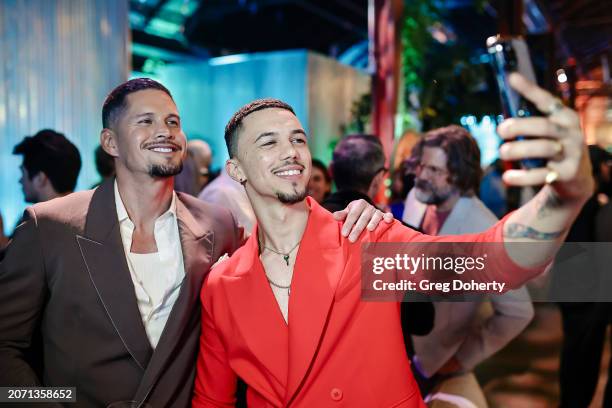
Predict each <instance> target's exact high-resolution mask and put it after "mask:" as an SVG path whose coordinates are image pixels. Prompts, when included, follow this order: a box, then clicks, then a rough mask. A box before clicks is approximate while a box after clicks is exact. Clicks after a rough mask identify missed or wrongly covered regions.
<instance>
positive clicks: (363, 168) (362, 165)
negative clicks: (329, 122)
mask: <svg viewBox="0 0 612 408" xmlns="http://www.w3.org/2000/svg"><path fill="white" fill-rule="evenodd" d="M384 168H385V153H384V152H383V147H382V144H381V143H380V140H379V139H378V138H377V137H376V136H374V135H366V134H354V135H348V136H346V137H344V138H343V139H342V140H340V142H339V143H338V144H337V145H336V148H335V149H334V153H333V158H332V163H331V169H332V177H333V178H334V182H335V183H336V188H337V189H338V190H357V191H366V190H367V189H369V188H370V184H371V183H372V180H374V177H376V175H377V174H378V173H379V172H380V171H381V170H383V169H384Z"/></svg>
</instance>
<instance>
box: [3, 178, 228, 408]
mask: <svg viewBox="0 0 612 408" xmlns="http://www.w3.org/2000/svg"><path fill="white" fill-rule="evenodd" d="M177 198H178V199H177V208H176V212H177V219H178V226H179V234H180V237H181V246H182V252H183V258H184V264H185V279H184V281H183V283H182V286H181V289H180V294H179V297H178V299H177V300H176V303H175V304H174V307H173V309H172V312H171V314H170V316H169V318H168V321H167V323H166V326H165V328H164V331H163V334H162V336H161V338H160V341H159V343H158V345H157V348H156V349H155V351H154V350H153V349H152V347H151V345H150V343H149V340H148V338H147V335H146V332H145V329H144V325H143V322H142V319H141V315H140V312H139V309H138V305H137V301H136V295H135V293H134V285H133V283H132V280H131V277H130V272H129V269H128V265H127V262H126V258H125V254H124V249H123V245H122V241H121V235H120V232H119V223H118V219H117V212H116V209H115V198H114V192H113V180H111V181H107V182H105V183H104V184H102V185H101V186H100V187H99V188H98V189H96V190H90V191H84V192H79V193H74V194H70V195H68V196H66V197H63V198H58V199H55V200H51V201H48V202H45V203H41V204H37V205H34V206H33V207H30V208H28V209H27V210H26V221H25V222H24V223H23V224H22V225H21V226H20V227H19V228H18V229H17V230H16V232H15V236H14V239H13V241H12V242H11V244H10V245H9V247H8V249H7V253H6V257H5V259H4V261H3V262H2V264H0V386H8V385H13V386H16V385H19V386H35V385H44V386H74V387H76V388H77V404H76V406H79V407H99V406H106V405H107V404H109V403H111V402H114V401H120V400H138V401H146V402H148V403H149V404H151V406H152V407H154V408H158V407H159V408H161V407H170V406H171V407H188V406H190V403H191V402H190V401H191V393H192V387H193V379H194V374H195V362H196V356H197V351H198V346H199V344H198V343H199V336H200V307H199V304H200V303H199V293H200V289H201V286H202V282H203V279H204V277H205V275H206V274H207V273H208V271H209V269H210V267H211V265H212V264H213V263H214V262H215V261H216V260H217V258H219V256H221V255H223V254H224V253H232V252H233V251H234V249H236V248H237V246H238V245H239V237H238V235H237V234H238V232H239V231H238V229H237V228H236V225H235V222H234V220H233V217H232V216H231V214H230V213H229V212H228V211H227V210H225V209H222V208H219V207H217V206H213V205H210V204H206V203H203V202H201V201H200V200H198V199H196V198H193V197H190V196H188V195H184V194H180V193H179V194H178V197H177ZM37 345H39V346H42V347H37ZM40 351H42V357H41V355H40V354H39V353H40ZM41 363H42V364H41ZM39 370H40V371H39ZM69 406H75V405H74V404H70V405H69Z"/></svg>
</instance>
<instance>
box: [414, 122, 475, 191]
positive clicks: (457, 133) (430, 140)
mask: <svg viewBox="0 0 612 408" xmlns="http://www.w3.org/2000/svg"><path fill="white" fill-rule="evenodd" d="M425 147H438V148H440V149H442V150H443V151H444V153H446V158H447V161H446V167H447V168H448V173H449V176H448V178H449V182H450V183H451V184H453V185H454V186H455V187H457V188H458V189H459V190H460V191H461V194H470V193H478V190H479V186H480V179H481V178H482V168H481V167H480V149H479V148H478V144H477V143H476V140H475V139H474V138H473V137H472V135H471V134H470V132H468V131H467V130H465V129H464V128H462V127H461V126H457V125H450V126H445V127H441V128H438V129H433V130H430V131H429V132H427V133H425V135H424V136H423V138H422V139H421V140H420V141H419V142H418V143H417V144H416V146H415V147H414V151H413V153H412V159H411V160H412V161H413V162H414V163H415V164H418V163H420V160H421V157H422V155H423V149H424V148H425Z"/></svg>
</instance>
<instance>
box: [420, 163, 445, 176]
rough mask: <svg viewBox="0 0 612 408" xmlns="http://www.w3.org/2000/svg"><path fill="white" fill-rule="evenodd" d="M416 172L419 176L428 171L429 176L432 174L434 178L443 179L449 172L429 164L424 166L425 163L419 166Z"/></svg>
mask: <svg viewBox="0 0 612 408" xmlns="http://www.w3.org/2000/svg"><path fill="white" fill-rule="evenodd" d="M415 170H416V173H417V174H420V173H423V172H424V171H428V172H429V174H431V175H432V176H434V177H442V176H444V175H446V174H448V170H445V169H441V168H439V167H436V166H430V165H428V164H423V163H419V164H417V165H416V169H415Z"/></svg>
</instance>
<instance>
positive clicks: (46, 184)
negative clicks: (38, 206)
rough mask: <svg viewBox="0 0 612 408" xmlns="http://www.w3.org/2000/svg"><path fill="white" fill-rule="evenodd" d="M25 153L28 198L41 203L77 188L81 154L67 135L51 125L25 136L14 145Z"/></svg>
mask: <svg viewBox="0 0 612 408" xmlns="http://www.w3.org/2000/svg"><path fill="white" fill-rule="evenodd" d="M13 154H16V155H21V156H23V162H22V164H21V167H20V169H21V178H20V179H19V183H21V187H22V189H23V194H24V196H25V201H26V202H28V203H40V202H43V201H48V200H51V199H53V198H57V197H62V196H65V195H67V194H70V193H72V192H73V191H74V188H75V186H76V182H77V178H78V177H79V171H80V170H81V155H80V154H79V150H78V149H77V147H76V146H75V145H74V144H72V143H71V142H70V141H69V140H68V139H66V137H65V136H64V135H63V134H61V133H58V132H56V131H54V130H51V129H43V130H41V131H40V132H38V133H36V134H35V135H34V136H26V137H25V138H24V139H23V140H22V141H21V142H20V143H19V144H17V145H16V146H15V148H14V149H13Z"/></svg>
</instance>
